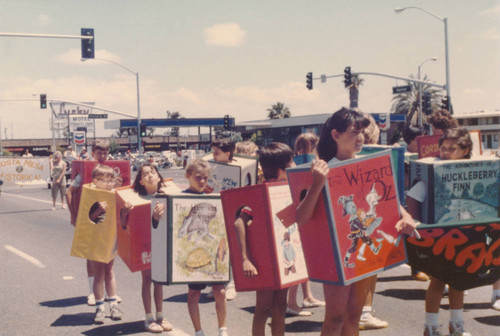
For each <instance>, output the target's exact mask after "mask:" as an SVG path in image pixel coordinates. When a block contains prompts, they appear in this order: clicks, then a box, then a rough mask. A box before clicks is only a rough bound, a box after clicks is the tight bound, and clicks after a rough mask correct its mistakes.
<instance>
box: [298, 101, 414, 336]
mask: <svg viewBox="0 0 500 336" xmlns="http://www.w3.org/2000/svg"><path fill="white" fill-rule="evenodd" d="M368 124H369V120H368V119H367V118H366V117H365V116H364V115H363V114H362V113H360V112H357V111H354V110H350V109H347V108H342V109H340V110H339V111H337V112H335V113H334V114H333V115H332V116H331V117H330V118H329V119H328V120H327V121H326V122H325V125H324V126H323V130H322V132H321V136H320V140H319V144H318V155H319V158H320V160H315V161H313V163H312V166H311V172H312V176H313V183H312V185H311V187H310V188H309V190H308V192H307V195H306V196H305V198H304V199H303V200H302V202H301V203H300V204H299V206H298V207H297V223H298V224H299V225H305V224H306V223H308V222H309V220H310V219H311V217H312V216H313V215H314V211H315V209H316V203H317V202H318V199H319V196H320V194H321V190H322V189H323V187H324V185H325V181H326V177H327V175H328V171H329V168H328V164H327V162H328V161H329V162H330V163H332V162H338V161H344V160H349V159H353V158H355V157H356V153H359V152H360V151H361V148H362V146H363V143H364V141H365V137H364V135H363V129H364V128H365V127H367V126H368ZM400 211H401V214H402V218H401V219H400V220H399V221H398V222H397V223H396V228H397V230H398V231H400V232H401V233H404V234H411V233H413V231H414V229H415V226H416V224H415V222H414V221H413V219H412V218H411V216H410V215H409V214H408V213H407V212H406V211H405V210H404V209H403V208H402V207H400ZM308 225H314V224H313V223H310V224H308ZM332 267H335V265H332ZM323 292H324V297H325V302H326V307H325V319H324V321H323V327H322V329H321V335H323V336H326V335H343V336H352V335H359V326H358V324H359V320H360V316H361V312H362V308H363V304H364V302H365V297H366V281H365V280H361V281H358V282H356V283H354V284H350V285H347V286H338V285H332V284H328V283H324V284H323Z"/></svg>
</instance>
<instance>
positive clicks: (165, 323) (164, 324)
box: [156, 319, 174, 331]
mask: <svg viewBox="0 0 500 336" xmlns="http://www.w3.org/2000/svg"><path fill="white" fill-rule="evenodd" d="M156 324H158V325H159V326H160V327H161V328H162V329H163V331H171V330H172V329H173V328H174V327H172V325H171V324H170V322H168V321H167V320H165V319H163V320H161V321H160V320H156Z"/></svg>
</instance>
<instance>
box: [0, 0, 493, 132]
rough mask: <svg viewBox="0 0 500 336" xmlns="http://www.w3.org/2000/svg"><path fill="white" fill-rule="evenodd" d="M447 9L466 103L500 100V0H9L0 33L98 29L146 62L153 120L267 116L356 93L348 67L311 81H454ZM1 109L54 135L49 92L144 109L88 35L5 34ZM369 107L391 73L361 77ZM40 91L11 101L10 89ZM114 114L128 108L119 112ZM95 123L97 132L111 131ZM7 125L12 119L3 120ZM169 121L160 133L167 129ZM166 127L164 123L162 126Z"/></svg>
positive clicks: (459, 101)
mask: <svg viewBox="0 0 500 336" xmlns="http://www.w3.org/2000/svg"><path fill="white" fill-rule="evenodd" d="M405 6H420V7H422V8H425V9H426V10H428V11H430V12H432V13H434V14H436V15H437V16H439V17H446V18H448V30H449V31H448V37H449V50H450V79H451V82H450V88H451V96H452V102H453V105H454V108H455V111H456V113H466V112H472V111H478V110H495V109H500V43H499V42H500V20H499V18H500V1H499V0H490V1H487V0H476V1H467V0H434V1H430V0H425V1H424V0H420V1H418V0H417V1H406V0H379V1H361V0H352V1H347V0H343V1H340V0H317V1H313V0H311V1H305V0H302V1H299V0H286V1H285V0H279V1H272V0H268V1H261V0H253V1H248V0H246V1H240V0H218V1H217V0H212V1H209V0H206V1H202V0H199V1H193V0H183V1H173V0H163V1H160V0H156V1H153V0H149V1H148V0H142V1H131V0H121V1H92V0H90V1H74V0H48V1H35V0H17V1H16V0H0V32H10V33H37V34H56V35H79V34H80V28H83V27H86V28H94V30H95V44H96V58H105V59H109V60H113V61H115V62H118V63H120V64H122V65H124V66H126V67H127V68H129V69H131V70H133V71H134V72H139V74H140V90H141V110H142V117H143V118H163V117H165V115H166V113H165V112H166V111H167V110H170V111H179V112H180V113H181V114H182V115H183V116H185V117H222V116H223V115H225V114H229V115H231V116H232V117H235V118H236V121H237V122H238V121H246V120H256V119H264V118H266V115H267V111H266V110H267V109H268V108H269V107H271V105H272V104H275V103H276V102H278V101H280V102H283V103H284V104H285V105H286V106H287V107H289V109H290V111H291V112H292V115H293V116H299V115H307V114H316V113H331V112H334V111H335V110H336V109H338V108H339V107H341V106H346V105H348V103H349V101H348V94H347V92H346V90H345V89H344V87H343V84H342V82H341V79H340V78H333V79H329V80H328V81H327V82H326V83H324V84H321V83H320V82H319V81H315V82H314V89H313V90H312V91H308V90H307V89H306V88H305V75H306V73H307V72H309V71H312V72H313V73H314V77H319V76H320V75H321V74H326V75H334V74H340V73H343V69H344V67H345V66H351V68H352V71H353V72H356V71H359V72H377V73H385V74H392V75H397V76H401V77H408V76H409V75H410V74H412V75H416V73H417V68H418V66H419V65H420V64H421V63H422V62H423V61H424V60H426V59H428V58H430V57H434V56H436V57H437V58H438V60H437V61H435V62H432V61H428V62H426V63H425V64H424V65H423V66H422V75H427V76H428V77H429V78H430V80H431V81H432V82H436V83H441V84H444V83H445V53H444V25H443V23H442V22H441V21H439V20H437V19H435V18H433V17H432V16H429V15H427V14H425V13H424V12H421V11H419V10H410V9H409V10H406V11H404V12H403V13H400V14H396V13H395V12H394V8H396V7H405ZM0 59H1V60H2V61H1V62H0V68H1V74H2V76H1V77H0V121H1V128H2V129H1V134H2V138H3V139H5V135H7V137H8V138H11V136H13V137H14V138H42V137H50V135H51V132H50V130H49V126H48V119H49V113H48V110H40V109H39V103H38V97H37V96H33V95H34V94H39V93H46V94H47V97H48V99H49V100H50V99H56V98H57V99H66V100H70V101H87V102H88V101H93V102H95V104H96V105H98V106H103V107H108V108H110V109H113V110H117V111H123V112H125V113H128V114H132V115H135V114H136V111H137V110H136V85H135V76H133V75H132V74H130V73H129V72H127V71H125V70H124V69H121V68H120V67H118V66H116V65H113V64H110V63H107V62H102V61H101V62H99V61H87V62H85V63H83V62H81V61H80V41H78V40H71V39H41V38H18V37H2V36H0ZM363 78H364V79H365V83H364V85H363V86H362V87H361V88H360V108H361V110H363V111H366V112H389V111H390V108H391V104H392V100H391V99H392V87H393V86H396V85H404V84H405V83H404V82H402V81H396V80H393V79H388V78H382V77H375V76H363ZM18 99H19V100H29V99H33V100H32V101H8V100H18ZM109 117H110V118H112V119H115V118H119V116H113V115H111V114H110V115H109ZM102 123H103V122H102V121H97V124H98V130H97V135H98V136H100V135H108V134H110V131H107V130H103V129H102ZM5 129H7V131H6V132H5ZM159 132H160V131H159ZM160 133H161V132H160Z"/></svg>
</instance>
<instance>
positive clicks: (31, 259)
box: [5, 245, 45, 268]
mask: <svg viewBox="0 0 500 336" xmlns="http://www.w3.org/2000/svg"><path fill="white" fill-rule="evenodd" d="M5 248H6V249H7V250H9V251H10V252H12V253H14V254H16V255H18V256H19V257H21V258H23V259H25V260H27V261H29V262H30V263H32V264H33V265H35V266H38V267H40V268H45V265H44V264H42V263H41V262H40V260H38V259H36V258H34V257H32V256H30V255H29V254H26V253H24V252H23V251H19V250H18V249H16V248H15V247H12V246H10V245H5Z"/></svg>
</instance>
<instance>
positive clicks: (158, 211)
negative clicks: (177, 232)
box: [153, 202, 165, 221]
mask: <svg viewBox="0 0 500 336" xmlns="http://www.w3.org/2000/svg"><path fill="white" fill-rule="evenodd" d="M164 213H165V204H163V203H158V202H156V204H155V207H154V208H153V218H154V219H155V220H157V221H159V220H160V218H161V216H163V214H164Z"/></svg>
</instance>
